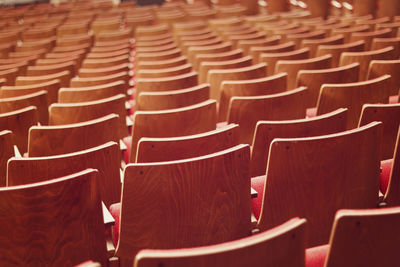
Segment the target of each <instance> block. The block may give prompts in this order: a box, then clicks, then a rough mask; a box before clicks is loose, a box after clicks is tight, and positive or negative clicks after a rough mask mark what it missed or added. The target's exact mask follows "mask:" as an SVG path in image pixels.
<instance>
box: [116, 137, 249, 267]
mask: <svg viewBox="0 0 400 267" xmlns="http://www.w3.org/2000/svg"><path fill="white" fill-rule="evenodd" d="M249 152H250V151H249V147H248V146H246V145H238V146H235V147H233V148H230V149H227V150H224V151H221V152H218V153H214V154H211V155H207V156H203V157H199V158H191V159H184V160H179V161H171V162H159V163H151V164H150V163H146V164H140V163H137V164H129V165H127V167H126V168H125V171H124V184H123V192H122V198H121V204H119V205H113V206H112V207H111V213H112V214H113V215H114V216H115V217H118V218H119V221H120V224H119V227H118V228H119V229H114V231H115V232H117V231H118V233H119V238H118V244H117V248H116V253H115V255H116V256H117V257H119V258H120V263H122V264H121V265H122V266H128V265H129V266H131V264H132V263H131V261H132V260H133V259H134V257H135V256H136V254H137V253H138V252H139V250H141V249H143V248H155V249H166V248H186V247H193V246H204V245H211V244H216V243H221V242H226V241H231V240H235V239H238V238H242V237H246V236H248V235H249V234H250V232H251V223H250V209H249V205H250V195H249V192H250V179H249V177H248V172H247V171H246V168H248V164H249ZM203 170H204V171H203ZM144 178H145V179H144ZM154 179H155V180H154ZM176 179H178V180H179V182H172V183H171V181H177V180H176ZM156 181H157V182H156ZM228 181H229V182H228ZM154 184H166V185H168V188H169V190H164V189H165V187H159V186H156V187H154ZM200 185H201V186H200ZM149 186H151V188H152V189H151V190H150V191H149V190H148V187H149ZM183 187H184V188H185V189H184V192H185V193H183V194H182V193H177V194H174V198H171V192H181V190H182V189H183ZM162 188H164V189H162ZM221 192H224V193H223V194H221ZM148 199H152V200H153V201H151V202H149V201H148ZM152 203H157V205H156V206H154V205H153V204H152ZM160 203H162V206H161V207H160ZM217 203H218V204H217ZM222 203H223V204H222ZM133 210H134V211H135V212H132V211H133ZM183 210H185V212H184V213H185V214H184V215H183V216H182V211H183ZM120 211H121V212H120ZM178 214H181V215H178ZM211 214H213V216H211ZM144 215H145V217H146V218H148V220H150V221H151V222H152V225H151V227H149V225H148V223H147V222H146V221H148V220H143V216H144ZM210 216H211V217H210ZM222 226H223V229H224V230H222V228H221V227H222ZM130 229H135V231H131V230H130ZM178 236H179V238H177V237H178Z"/></svg>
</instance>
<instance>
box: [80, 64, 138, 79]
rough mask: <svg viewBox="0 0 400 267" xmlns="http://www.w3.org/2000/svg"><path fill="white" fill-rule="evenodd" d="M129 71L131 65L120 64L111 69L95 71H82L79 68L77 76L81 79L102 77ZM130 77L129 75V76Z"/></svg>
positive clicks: (82, 69)
mask: <svg viewBox="0 0 400 267" xmlns="http://www.w3.org/2000/svg"><path fill="white" fill-rule="evenodd" d="M130 70H131V63H128V62H127V63H122V64H119V65H115V66H112V67H105V68H95V69H84V68H80V69H79V72H78V76H79V77H81V78H90V77H102V76H108V75H112V74H117V73H120V72H128V73H129V71H130ZM129 76H131V75H129Z"/></svg>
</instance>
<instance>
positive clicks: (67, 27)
mask: <svg viewBox="0 0 400 267" xmlns="http://www.w3.org/2000/svg"><path fill="white" fill-rule="evenodd" d="M88 32H89V23H88V22H86V23H83V22H79V23H65V24H63V25H60V26H59V27H57V37H65V36H71V35H80V34H87V33H88Z"/></svg>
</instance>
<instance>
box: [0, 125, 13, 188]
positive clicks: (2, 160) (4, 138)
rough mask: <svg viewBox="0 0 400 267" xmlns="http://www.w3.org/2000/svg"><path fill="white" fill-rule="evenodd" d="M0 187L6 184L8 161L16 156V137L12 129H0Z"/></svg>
mask: <svg viewBox="0 0 400 267" xmlns="http://www.w3.org/2000/svg"><path fill="white" fill-rule="evenodd" d="M0 147H1V151H0V187H5V186H6V184H7V183H6V181H7V161H8V159H10V158H11V157H13V156H14V138H13V133H12V131H9V130H1V131H0Z"/></svg>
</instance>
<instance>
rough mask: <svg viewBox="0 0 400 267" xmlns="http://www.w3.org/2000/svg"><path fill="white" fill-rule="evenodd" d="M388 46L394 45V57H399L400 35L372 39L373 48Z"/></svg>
mask: <svg viewBox="0 0 400 267" xmlns="http://www.w3.org/2000/svg"><path fill="white" fill-rule="evenodd" d="M388 46H393V58H395V59H398V58H399V57H400V37H393V38H374V39H372V44H371V50H379V49H382V48H385V47H388Z"/></svg>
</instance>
